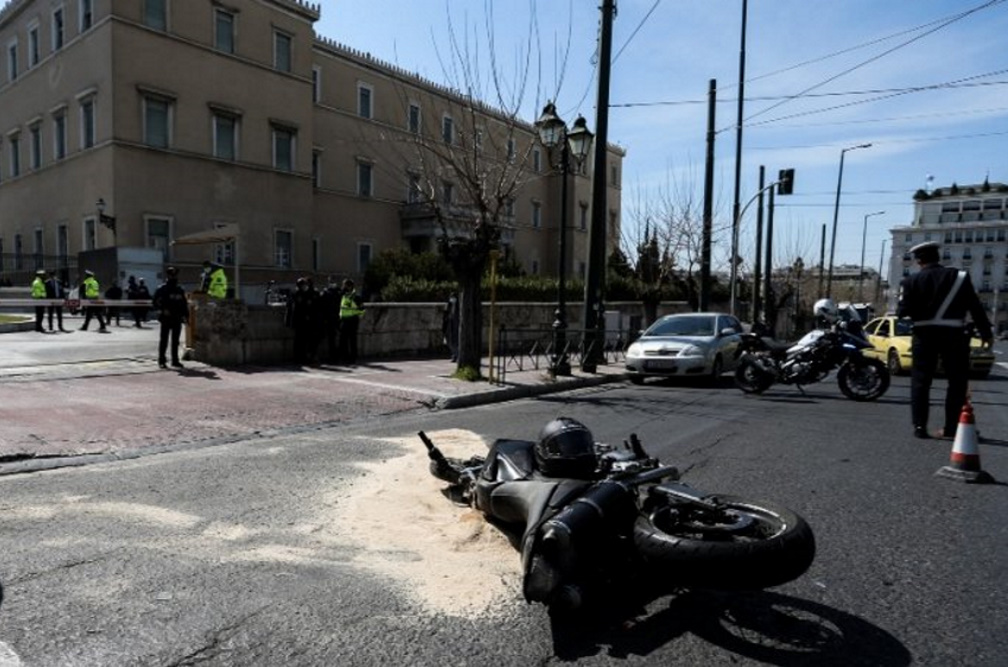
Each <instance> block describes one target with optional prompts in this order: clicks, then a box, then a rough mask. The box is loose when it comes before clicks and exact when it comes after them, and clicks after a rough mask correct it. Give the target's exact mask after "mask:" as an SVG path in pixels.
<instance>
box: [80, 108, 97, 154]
mask: <svg viewBox="0 0 1008 667" xmlns="http://www.w3.org/2000/svg"><path fill="white" fill-rule="evenodd" d="M94 105H95V103H94V98H89V99H86V100H82V101H81V103H80V126H81V127H80V132H81V134H80V137H81V149H85V148H91V147H93V146H94V144H95V106H94Z"/></svg>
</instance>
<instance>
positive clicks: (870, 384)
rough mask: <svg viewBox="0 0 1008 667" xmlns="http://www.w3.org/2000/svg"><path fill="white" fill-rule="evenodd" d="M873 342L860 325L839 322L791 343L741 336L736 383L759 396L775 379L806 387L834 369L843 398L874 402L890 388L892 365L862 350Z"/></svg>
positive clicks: (751, 335) (753, 334)
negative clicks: (789, 344)
mask: <svg viewBox="0 0 1008 667" xmlns="http://www.w3.org/2000/svg"><path fill="white" fill-rule="evenodd" d="M871 346H872V345H871V343H870V342H868V339H867V338H866V337H865V335H864V333H863V332H861V330H860V328H858V327H853V328H852V327H848V326H847V325H846V323H843V322H839V323H837V324H835V325H833V326H832V327H831V328H829V329H826V330H822V329H817V330H815V331H812V332H809V333H808V334H806V335H805V336H804V337H802V338H801V340H799V341H798V342H797V343H795V344H794V345H792V346H786V345H781V344H777V343H776V342H775V341H772V340H769V339H767V338H765V337H762V336H759V335H758V334H755V333H746V334H742V340H741V342H740V343H739V346H738V348H737V349H736V352H735V354H736V355H737V356H738V357H739V361H738V365H737V366H736V368H735V384H736V386H738V388H739V389H741V390H742V391H744V392H746V393H748V394H759V393H762V392H764V391H766V390H767V389H769V388H770V387H771V386H773V385H774V384H775V383H780V384H793V385H796V386H797V387H798V390H799V391H802V385H806V384H812V383H814V382H819V381H821V380H823V379H825V378H826V377H827V376H828V375H829V374H830V372H832V371H833V370H836V372H837V384H838V385H839V386H840V391H842V392H843V394H844V396H846V397H847V398H849V399H852V400H855V401H874V400H876V399H877V398H879V397H880V396H882V395H883V394H884V393H886V390H887V389H889V382H890V376H889V369H888V368H886V365H885V364H884V363H882V362H881V361H879V360H878V359H869V358H868V357H865V356H864V355H863V354H862V353H861V350H863V349H865V348H869V347H871Z"/></svg>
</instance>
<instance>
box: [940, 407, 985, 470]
mask: <svg viewBox="0 0 1008 667" xmlns="http://www.w3.org/2000/svg"><path fill="white" fill-rule="evenodd" d="M935 474H936V475H938V476H939V477H948V478H949V479H954V480H956V481H959V482H968V483H972V484H989V483H991V482H993V481H994V478H993V477H991V476H990V474H988V473H986V472H984V471H983V470H981V469H980V450H979V448H978V447H977V430H976V423H975V420H974V418H973V406H972V405H971V404H970V402H969V399H968V398H967V399H966V403H965V404H964V405H963V409H962V412H961V413H960V414H959V426H958V427H957V428H956V434H955V442H953V443H952V456H951V458H950V460H949V464H948V465H947V466H942V468H941V469H939V470H938V472H936V473H935Z"/></svg>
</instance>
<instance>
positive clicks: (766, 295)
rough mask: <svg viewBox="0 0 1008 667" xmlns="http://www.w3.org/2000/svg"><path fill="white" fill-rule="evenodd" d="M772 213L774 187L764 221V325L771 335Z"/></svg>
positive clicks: (774, 310) (774, 327)
mask: <svg viewBox="0 0 1008 667" xmlns="http://www.w3.org/2000/svg"><path fill="white" fill-rule="evenodd" d="M773 214H774V188H770V201H768V202H767V223H766V289H765V290H764V291H763V299H764V302H765V304H766V305H765V306H764V308H765V310H766V314H767V318H766V319H767V322H766V325H767V326H768V327H770V333H771V335H773V334H774V333H775V331H776V329H777V322H776V319H777V317H776V315H777V309H776V308H774V307H773V306H772V305H771V299H773V298H774V293H773V285H772V282H771V281H772V280H773ZM771 316H773V319H774V321H770V319H771Z"/></svg>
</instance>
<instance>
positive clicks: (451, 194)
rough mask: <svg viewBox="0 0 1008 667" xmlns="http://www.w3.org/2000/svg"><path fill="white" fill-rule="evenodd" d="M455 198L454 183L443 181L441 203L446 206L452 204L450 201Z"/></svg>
mask: <svg viewBox="0 0 1008 667" xmlns="http://www.w3.org/2000/svg"><path fill="white" fill-rule="evenodd" d="M454 199H455V185H454V184H452V183H450V182H448V181H445V182H444V183H442V184H441V203H442V204H444V205H445V206H446V207H447V206H451V205H452V201H453V200H454Z"/></svg>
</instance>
